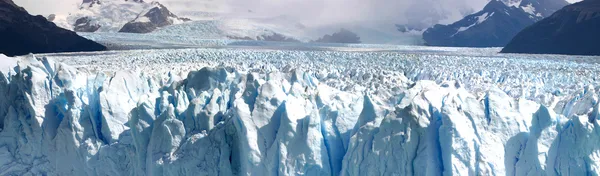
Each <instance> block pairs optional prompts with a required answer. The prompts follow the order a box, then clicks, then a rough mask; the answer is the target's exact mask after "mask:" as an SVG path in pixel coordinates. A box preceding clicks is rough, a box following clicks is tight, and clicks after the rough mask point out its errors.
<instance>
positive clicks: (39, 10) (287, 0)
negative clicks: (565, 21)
mask: <svg viewBox="0 0 600 176" xmlns="http://www.w3.org/2000/svg"><path fill="white" fill-rule="evenodd" d="M13 1H14V2H15V3H17V4H18V5H20V6H23V7H25V9H27V10H28V11H29V12H30V13H32V14H41V15H49V14H65V13H68V12H69V11H73V10H76V9H77V7H78V4H80V3H81V2H82V0H13ZM147 1H150V0H147ZM156 1H159V2H161V3H165V4H172V5H173V7H170V6H169V5H167V7H168V8H170V9H171V11H178V10H190V9H193V10H197V9H205V10H214V9H220V10H227V11H233V12H235V13H239V14H240V15H248V14H247V13H248V12H249V11H252V12H253V14H263V15H265V16H268V15H271V16H279V15H286V16H290V17H294V18H297V19H298V18H299V20H300V21H303V22H315V23H316V22H320V23H332V22H338V23H343V22H354V21H394V22H396V23H403V22H406V21H407V20H408V19H407V18H406V17H409V16H410V17H414V16H416V17H419V16H423V18H426V17H429V16H435V14H436V13H440V11H441V12H444V13H446V16H449V18H450V19H448V21H455V20H458V19H460V18H461V17H462V16H464V15H466V14H463V13H471V12H474V11H477V10H478V9H481V8H483V6H485V4H486V3H487V1H488V0H156ZM567 1H569V2H575V1H578V0H567ZM177 8H179V9H177ZM181 8H184V9H181ZM185 8H187V9H185ZM435 8H437V9H438V10H437V11H436V12H435V13H434V14H431V11H430V9H435ZM469 9H470V11H469ZM442 23H443V22H442Z"/></svg>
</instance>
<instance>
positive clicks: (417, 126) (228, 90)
mask: <svg viewBox="0 0 600 176" xmlns="http://www.w3.org/2000/svg"><path fill="white" fill-rule="evenodd" d="M197 51H198V50H181V51H178V52H183V53H180V54H179V55H177V56H179V57H173V55H171V54H174V53H173V52H171V51H166V50H165V51H161V52H162V53H161V54H163V55H161V56H165V55H166V56H169V57H171V58H172V59H173V60H170V61H169V62H171V63H177V62H181V61H182V60H185V57H186V55H185V54H186V53H185V52H197ZM201 51H202V52H206V53H208V54H209V55H213V56H222V54H223V53H219V52H212V53H211V52H210V51H208V50H201ZM227 51H228V52H232V51H230V50H227ZM243 51H244V52H239V53H238V52H236V51H234V52H232V53H229V54H225V56H226V57H230V58H240V57H235V56H239V55H237V54H249V55H251V54H253V52H245V51H246V50H243ZM134 52H137V51H134ZM140 52H150V53H152V52H153V51H140ZM276 52H277V53H279V54H281V53H284V56H289V55H296V56H311V58H319V57H318V56H324V55H319V54H318V53H319V52H317V53H313V52H291V51H276ZM324 53H328V52H324ZM351 53H352V52H341V53H334V54H332V55H335V54H339V55H342V56H343V57H349V56H354V57H361V56H364V57H361V58H369V57H366V55H369V54H366V53H362V54H361V53H354V55H345V54H351ZM254 54H255V53H254ZM262 54H272V53H269V52H262ZM285 54H287V55H285ZM329 54H331V53H329ZM134 55H135V54H134ZM129 56H131V55H128V57H129ZM258 56H259V55H254V56H252V57H258ZM273 56H277V55H271V56H269V58H270V59H273ZM284 56H278V57H282V58H283V57H284ZM77 57H80V58H79V60H62V61H65V62H69V63H78V65H79V67H72V66H69V65H67V64H64V63H63V62H55V61H54V60H53V59H47V58H46V57H39V56H38V57H35V56H26V57H22V58H7V57H1V58H0V59H1V60H0V63H3V65H2V66H3V67H8V68H10V69H2V72H0V73H2V74H0V118H2V119H1V121H0V122H2V123H1V127H2V131H1V132H0V175H27V174H31V175H509V174H510V175H512V174H514V175H527V174H529V175H581V174H586V173H598V172H600V171H599V170H598V168H600V163H599V162H600V157H598V156H599V154H598V153H599V152H598V151H599V148H598V145H597V144H598V143H599V142H600V135H598V134H600V133H599V131H597V130H598V128H597V126H598V121H597V118H598V117H599V116H598V112H600V111H599V104H598V91H597V90H596V89H595V88H594V87H583V88H581V89H575V90H577V91H573V92H572V93H571V94H569V95H567V96H561V98H560V100H557V101H555V102H554V103H550V104H547V103H543V102H542V103H539V102H537V101H531V100H527V99H526V98H522V97H517V98H515V96H512V95H510V94H507V92H509V93H510V91H507V90H506V89H500V88H498V87H500V86H496V85H494V84H491V86H490V87H489V88H488V89H478V88H473V87H472V86H473V84H478V83H481V82H476V81H474V82H471V83H468V82H467V84H463V83H459V82H457V81H428V80H421V79H416V78H418V77H430V78H432V77H433V78H439V77H444V76H443V74H442V76H439V74H438V76H435V74H432V73H436V72H435V71H436V70H431V71H432V72H424V71H419V72H410V69H406V74H398V75H394V74H393V72H392V73H391V74H389V75H387V76H382V74H383V73H384V72H385V73H387V72H386V71H385V70H387V69H381V70H376V69H362V70H361V69H352V68H351V67H358V68H361V67H362V66H364V65H369V64H371V66H372V65H377V64H378V63H376V62H374V61H372V60H362V61H356V60H353V61H352V62H350V61H348V63H345V62H341V60H338V62H339V63H338V65H337V67H333V66H331V65H329V66H331V67H326V66H327V65H325V64H322V63H320V62H325V61H315V62H311V63H313V64H314V65H311V66H312V67H317V68H312V69H308V67H304V66H306V65H304V64H296V65H297V66H298V67H297V68H294V67H291V66H289V65H292V64H293V63H299V62H300V61H299V60H281V61H280V62H282V63H285V62H287V63H286V64H282V65H284V66H283V67H278V64H279V63H278V61H272V62H267V61H266V60H260V59H257V60H256V62H254V63H255V64H256V66H248V68H246V69H241V68H236V67H232V65H238V63H236V62H233V61H232V62H231V63H230V64H231V65H226V64H220V63H218V62H216V64H215V65H212V66H210V65H207V66H208V67H199V68H197V67H189V68H183V67H178V69H179V71H180V72H177V69H174V68H173V67H170V66H169V65H168V64H164V63H163V66H162V67H155V66H156V65H152V64H149V65H148V68H150V67H152V68H156V70H149V69H148V68H138V69H120V68H114V67H113V69H114V70H107V69H105V70H101V69H99V70H94V67H81V66H82V65H85V63H87V62H91V61H88V60H86V58H88V57H86V56H77ZM89 57H98V58H102V57H101V56H98V55H90V56H89ZM424 57H429V56H424ZM57 58H59V60H60V57H57ZM207 58H209V57H207ZM130 59H131V60H128V61H125V62H146V63H148V62H158V60H138V59H139V58H136V57H133V58H130ZM416 59H419V58H418V57H417V58H416ZM499 60H500V61H490V62H486V64H497V63H496V62H499V63H500V65H502V64H505V65H510V64H520V62H519V63H511V62H516V61H512V60H508V59H499ZM99 61H102V62H101V63H96V65H102V64H108V63H111V64H115V63H119V62H118V61H115V62H112V60H102V59H97V60H96V62H99ZM463 61H464V62H467V61H469V62H470V63H477V64H480V63H478V62H480V61H481V60H477V59H476V58H468V59H465V60H457V62H463ZM207 62H213V61H211V60H210V59H207ZM380 62H385V61H383V60H382V61H380ZM437 62H445V61H444V60H438V61H437ZM525 62H533V63H544V64H546V65H545V66H548V65H550V66H552V64H557V63H552V62H547V63H546V62H536V61H527V60H526V61H525ZM419 63H421V64H425V63H429V62H428V61H427V60H425V59H423V60H420V62H419ZM179 64H181V63H179ZM246 64H247V63H246ZM379 64H381V63H379ZM385 64H386V63H383V64H382V65H385ZM445 64H446V66H447V68H453V67H458V66H456V65H453V64H456V63H451V62H447V63H445ZM5 65H6V66H5ZM200 65H201V64H200ZM219 65H220V66H219ZM239 65H243V64H239ZM390 65H391V66H401V65H402V64H390ZM523 65H526V64H523ZM122 66H126V65H122ZM130 66H131V65H130ZM538 66H539V65H538ZM402 67H403V68H406V67H408V66H402ZM532 67H533V66H532ZM381 68H386V67H381ZM536 68H538V67H536ZM161 69H164V70H161ZM415 69H416V68H415ZM165 70H166V71H165ZM315 70H318V71H315ZM382 70H383V71H382ZM380 71H381V72H380ZM155 72H156V73H155ZM416 73H420V75H419V74H417V75H415V74H416ZM437 73H444V72H441V71H440V72H437ZM456 74H460V73H454V75H456ZM464 74H466V75H468V74H470V73H468V72H465V73H464ZM487 74H490V75H493V74H497V73H494V72H480V75H487ZM405 75H407V76H405ZM425 75H430V76H425ZM515 75H517V76H519V75H518V74H515ZM556 75H557V76H559V77H560V76H564V75H562V74H556ZM485 77H494V76H489V75H488V76H485ZM499 77H504V78H502V79H505V81H504V82H506V80H510V79H508V78H509V77H510V76H499ZM542 77H544V76H542ZM457 78H462V79H463V81H464V80H476V79H473V77H468V76H465V75H462V76H457ZM480 79H482V80H483V78H480ZM519 79H521V80H528V79H526V78H519ZM548 79H550V78H548ZM413 80H414V81H413ZM342 83H343V84H342ZM546 84H549V85H553V84H551V83H546ZM348 87H354V88H348ZM565 90H566V89H565ZM542 92H543V91H542ZM551 107H554V108H551ZM557 107H560V108H557Z"/></svg>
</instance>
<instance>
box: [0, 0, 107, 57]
mask: <svg viewBox="0 0 600 176" xmlns="http://www.w3.org/2000/svg"><path fill="white" fill-rule="evenodd" d="M100 50H106V47H104V46H102V45H100V44H98V43H96V42H93V41H91V40H88V39H85V38H83V37H80V36H78V35H77V34H76V33H75V32H73V31H69V30H66V29H62V28H59V27H57V26H56V25H55V24H54V23H52V22H49V21H48V20H47V19H46V18H45V17H43V16H32V15H30V14H29V13H27V11H25V9H23V8H21V7H19V6H17V5H16V4H14V2H13V1H12V0H0V53H2V54H5V55H7V56H15V55H25V54H29V53H54V52H78V51H100Z"/></svg>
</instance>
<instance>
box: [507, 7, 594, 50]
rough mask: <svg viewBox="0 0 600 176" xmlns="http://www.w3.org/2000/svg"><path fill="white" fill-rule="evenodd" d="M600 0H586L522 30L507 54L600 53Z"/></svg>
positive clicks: (508, 46) (510, 44) (513, 40)
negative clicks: (599, 42)
mask: <svg viewBox="0 0 600 176" xmlns="http://www.w3.org/2000/svg"><path fill="white" fill-rule="evenodd" d="M598 31H600V1H599V0H585V1H583V2H579V3H576V4H573V5H569V6H567V7H564V8H563V9H561V10H559V11H557V12H556V13H554V14H553V15H552V16H550V17H548V18H546V19H543V20H541V21H539V22H537V23H535V24H534V25H532V26H530V27H527V28H526V29H524V30H523V31H521V32H519V33H518V34H517V35H516V36H515V37H514V38H513V39H512V41H510V43H508V44H507V45H506V46H505V47H504V49H503V50H502V52H504V53H535V54H541V53H546V54H575V55H600V45H599V44H598V41H600V33H599V32H598Z"/></svg>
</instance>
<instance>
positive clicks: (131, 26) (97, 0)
mask: <svg viewBox="0 0 600 176" xmlns="http://www.w3.org/2000/svg"><path fill="white" fill-rule="evenodd" d="M186 20H188V19H185V18H179V17H176V16H175V15H174V14H173V13H171V12H170V11H169V10H167V8H166V7H165V6H163V5H162V4H159V3H157V2H145V1H143V0H84V1H83V2H82V4H81V5H80V6H79V10H77V11H74V12H70V13H69V14H56V17H55V19H54V20H53V22H54V23H56V24H57V25H59V26H61V27H63V28H65V29H70V30H74V31H76V32H118V31H120V30H123V29H124V28H125V29H124V31H130V32H135V31H137V32H138V33H141V32H147V31H153V30H154V29H156V28H158V27H163V26H167V25H171V24H174V23H180V22H182V21H186ZM125 25H128V26H125Z"/></svg>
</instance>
